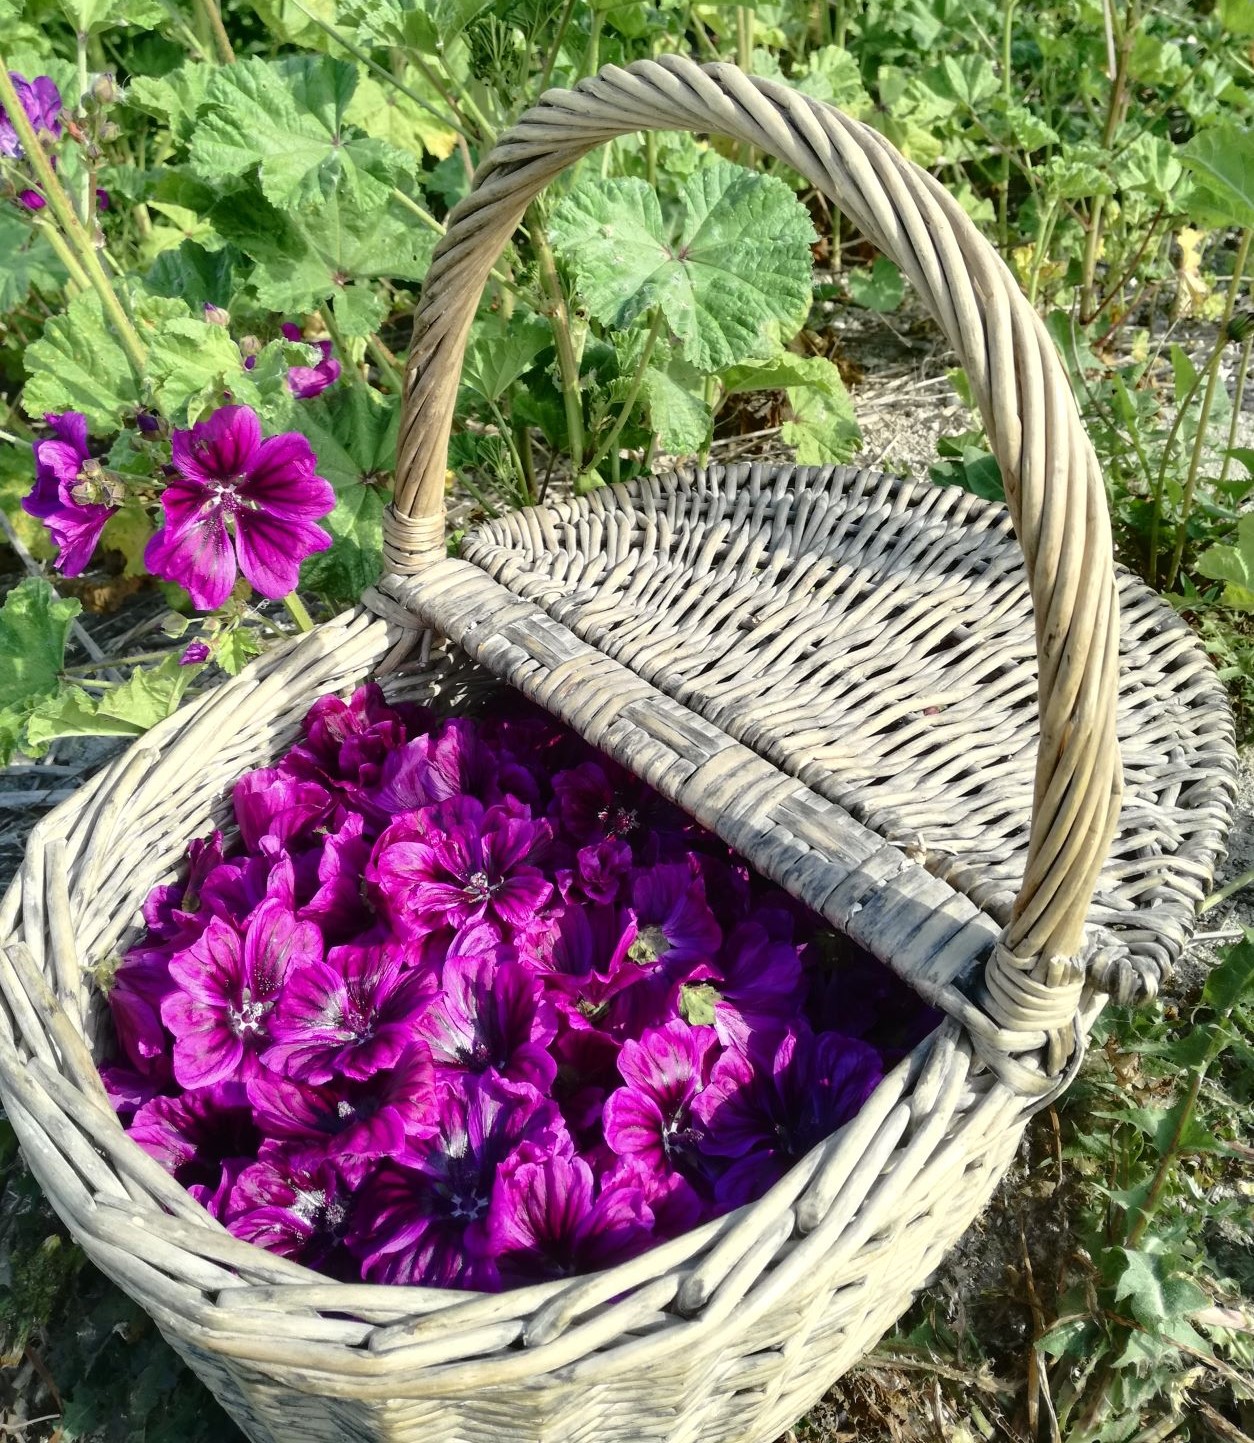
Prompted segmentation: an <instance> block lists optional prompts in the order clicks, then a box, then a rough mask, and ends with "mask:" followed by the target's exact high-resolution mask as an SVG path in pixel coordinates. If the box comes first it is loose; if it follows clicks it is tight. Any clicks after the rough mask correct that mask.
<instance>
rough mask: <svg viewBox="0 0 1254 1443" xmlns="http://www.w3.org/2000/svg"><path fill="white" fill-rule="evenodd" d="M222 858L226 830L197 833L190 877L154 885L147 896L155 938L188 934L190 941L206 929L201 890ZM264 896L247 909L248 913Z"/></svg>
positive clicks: (146, 911)
mask: <svg viewBox="0 0 1254 1443" xmlns="http://www.w3.org/2000/svg"><path fill="white" fill-rule="evenodd" d="M221 861H222V833H221V832H214V833H212V834H211V835H210V836H208V837H196V838H194V839H193V840H192V841H190V842H189V843H188V844H187V880H186V881H183V882H173V883H168V884H166V885H164V886H160V887H154V888H153V889H152V891H151V892H149V894H148V896H147V897H146V898H145V899H144V907H143V912H144V921H145V922H146V923H147V924H148V938H149V940H150V941H153V942H173V941H176V940H179V939H182V938H186V942H184V943H183V944H182V945H186V944H187V943H189V942H192V941H194V940H195V938H196V937H198V936H199V935H200V933H201V932H203V931H204V929H205V925H206V923H207V921H208V917H207V915H202V913H201V903H202V897H201V890H202V888H203V887H204V885H205V882H206V881H207V880H208V878H209V877H210V876H211V875H212V873H213V872H214V871H215V870H216V868H217V867H218V866H219V864H220V863H221ZM260 900H261V897H260V896H258V897H257V899H256V901H255V902H253V903H252V904H251V905H250V906H249V907H247V908H245V909H244V912H243V913H241V914H240V915H241V917H243V916H246V915H247V914H248V913H249V912H251V911H252V908H253V907H254V906H256V902H259V901H260Z"/></svg>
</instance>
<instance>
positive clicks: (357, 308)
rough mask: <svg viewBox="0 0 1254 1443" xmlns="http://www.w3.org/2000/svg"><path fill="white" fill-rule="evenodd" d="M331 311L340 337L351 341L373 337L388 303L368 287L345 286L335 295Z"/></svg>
mask: <svg viewBox="0 0 1254 1443" xmlns="http://www.w3.org/2000/svg"><path fill="white" fill-rule="evenodd" d="M332 310H333V311H334V312H335V323H336V325H337V326H338V327H339V329H340V333H341V335H343V336H345V337H346V338H347V339H348V340H350V341H352V340H360V339H362V338H364V337H366V336H373V335H374V333H375V332H376V331H377V330H378V329H379V326H380V325H381V324H382V321H383V318H384V316H386V315H387V312H388V303H387V301H386V300H385V299H384V298H383V296H381V295H380V294H379V293H378V291H375V290H372V289H371V287H370V286H366V285H347V286H345V287H344V288H343V289H342V290H339V291H337V292H336V293H335V299H334V301H333V302H332Z"/></svg>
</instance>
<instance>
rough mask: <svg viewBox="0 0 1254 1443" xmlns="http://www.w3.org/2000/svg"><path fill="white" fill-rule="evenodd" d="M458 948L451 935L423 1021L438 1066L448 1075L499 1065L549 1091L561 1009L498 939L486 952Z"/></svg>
mask: <svg viewBox="0 0 1254 1443" xmlns="http://www.w3.org/2000/svg"><path fill="white" fill-rule="evenodd" d="M482 930H483V931H487V930H488V929H487V928H483V929H482ZM459 936H460V934H459ZM460 948H461V944H460V943H459V938H454V939H453V942H452V944H451V945H450V948H449V955H448V957H447V958H446V959H445V962H444V970H443V974H442V978H441V984H442V985H441V989H440V996H439V998H438V1000H437V1001H436V1002H435V1003H434V1004H433V1005H432V1007H431V1009H430V1011H429V1012H428V1013H427V1014H426V1016H425V1017H424V1018H423V1019H422V1021H421V1022H420V1023H419V1025H418V1035H419V1036H420V1037H422V1038H424V1039H425V1040H426V1042H427V1044H428V1046H429V1047H430V1048H431V1056H432V1059H433V1061H434V1062H435V1066H436V1068H437V1069H438V1070H439V1071H440V1072H441V1073H443V1074H445V1075H447V1074H454V1075H455V1074H458V1073H460V1074H467V1073H469V1074H471V1075H475V1074H480V1073H486V1072H494V1073H496V1074H497V1075H498V1076H499V1077H503V1078H507V1079H508V1080H509V1081H511V1082H529V1083H531V1084H532V1085H533V1086H534V1087H537V1088H539V1089H540V1090H541V1091H544V1090H546V1089H547V1088H548V1087H549V1086H550V1085H551V1084H552V1082H553V1079H554V1077H555V1076H556V1075H557V1064H556V1063H555V1062H554V1060H553V1058H552V1057H551V1056H550V1055H549V1051H548V1048H549V1044H550V1043H551V1042H552V1041H553V1039H554V1037H556V1036H557V1010H556V1009H555V1008H554V1006H553V1004H552V1003H551V1002H549V1001H547V1000H546V999H545V998H543V997H542V996H540V995H539V993H538V990H537V988H536V984H535V978H534V976H533V975H532V973H531V972H530V971H528V969H527V968H526V967H524V966H522V964H521V963H519V962H516V961H514V960H513V959H512V957H510V955H509V953H508V951H507V950H506V949H504V948H502V947H501V946H500V944H499V943H498V944H497V946H496V947H495V948H493V949H492V950H487V951H485V950H479V951H470V950H464V951H463V950H460Z"/></svg>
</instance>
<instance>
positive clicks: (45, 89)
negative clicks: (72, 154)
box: [0, 70, 61, 210]
mask: <svg viewBox="0 0 1254 1443" xmlns="http://www.w3.org/2000/svg"><path fill="white" fill-rule="evenodd" d="M9 79H10V80H11V81H12V82H13V88H14V90H16V91H17V98H18V100H19V101H20V102H21V105H22V109H23V110H24V111H25V112H26V116H27V119H28V120H29V121H30V123H31V127H32V129H33V130H34V131H35V134H36V135H50V136H52V137H53V139H56V138H58V137H59V136H60V134H61V92H60V91H59V90H58V89H57V87H56V84H55V83H54V82H53V80H52V79H51V78H50V77H49V76H47V75H37V76H36V77H35V79H34V80H27V79H26V77H25V76H24V75H19V74H18V73H17V72H16V71H14V70H11V71H9ZM25 153H26V152H25V151H24V150H23V148H22V143H21V141H20V140H19V139H18V136H17V129H16V127H15V126H14V124H13V120H12V118H11V117H10V116H9V114H8V112H7V111H6V110H5V109H4V107H3V106H0V156H6V157H8V158H9V159H10V160H21V159H22V158H23V156H24V155H25ZM17 198H18V200H19V201H20V202H21V203H22V205H24V206H25V207H26V208H27V210H42V209H43V208H44V206H45V204H46V202H45V200H44V198H43V196H42V195H40V193H39V192H38V191H37V190H30V189H26V190H23V191H19V192H18V197H17Z"/></svg>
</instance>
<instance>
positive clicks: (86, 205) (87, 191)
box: [74, 30, 95, 232]
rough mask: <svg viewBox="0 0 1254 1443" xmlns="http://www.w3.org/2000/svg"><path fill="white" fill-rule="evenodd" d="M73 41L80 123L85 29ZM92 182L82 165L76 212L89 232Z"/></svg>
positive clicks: (84, 89) (80, 119) (82, 117)
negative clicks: (76, 61) (76, 62)
mask: <svg viewBox="0 0 1254 1443" xmlns="http://www.w3.org/2000/svg"><path fill="white" fill-rule="evenodd" d="M74 43H75V54H76V57H77V60H78V104H77V105H76V106H75V107H74V119H75V120H76V121H78V123H79V125H82V123H83V122H84V121H85V120H86V119H87V109H86V107H85V105H84V104H83V101H84V99H85V98H86V95H87V32H86V31H85V30H79V31H78V32H77V33H76V34H75V36H74ZM94 183H95V175H94V174H93V171H92V167H91V166H90V165H84V166H83V178H82V183H81V187H80V189H81V194H80V195H79V206H78V213H79V215H81V216H82V217H83V220H84V222H85V223H86V225H87V227H88V230H89V232H90V230H91V229H92V213H93V211H94V210H95V206H94V205H93V204H92V202H93V201H94V200H95V194H94V192H93V189H92V187H93V185H94Z"/></svg>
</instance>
